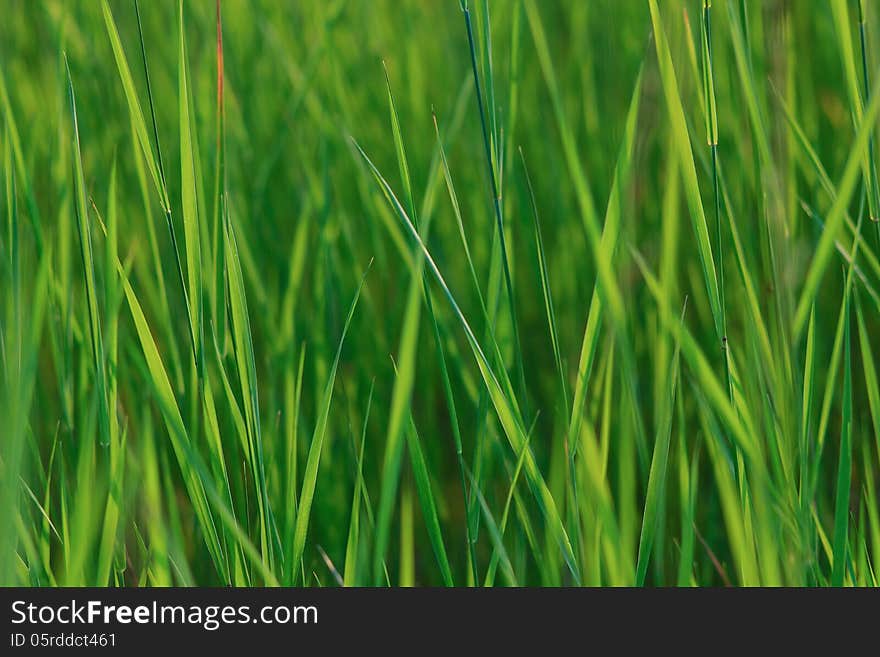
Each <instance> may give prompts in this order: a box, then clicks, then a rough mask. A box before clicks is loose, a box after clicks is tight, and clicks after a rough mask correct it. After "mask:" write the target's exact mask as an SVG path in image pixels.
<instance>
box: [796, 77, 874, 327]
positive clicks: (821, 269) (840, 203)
mask: <svg viewBox="0 0 880 657" xmlns="http://www.w3.org/2000/svg"><path fill="white" fill-rule="evenodd" d="M878 91H880V78H878V81H877V82H875V84H874V89H873V93H872V94H871V103H870V104H869V105H868V108H867V110H866V111H865V114H864V116H863V117H862V121H861V123H860V124H859V127H858V130H857V131H856V137H855V140H854V141H853V144H852V146H851V147H850V151H849V156H848V157H847V161H846V166H845V167H844V170H843V175H842V176H841V178H840V182H839V183H838V185H837V196H836V198H835V199H834V202H833V203H832V205H831V208H830V209H829V210H828V214H827V215H826V217H825V230H824V231H823V232H822V237H821V238H820V239H819V244H818V245H817V246H816V250H815V253H814V255H813V258H812V260H811V262H810V267H809V270H808V272H807V275H806V278H805V281H804V286H803V288H802V289H801V294H800V298H799V300H798V303H797V308H796V310H795V314H794V319H793V331H794V334H795V336H798V335H800V333H801V331H802V330H803V325H804V322H805V321H806V319H807V313H808V312H809V309H810V306H811V305H812V303H813V301H814V300H815V297H816V293H817V290H818V288H819V283H820V282H821V279H822V275H823V274H824V273H825V269H826V268H827V266H828V264H829V261H830V260H831V255H832V253H833V249H834V244H835V241H836V239H837V237H838V234H839V232H840V228H841V226H842V224H843V221H844V218H845V216H846V209H847V206H848V205H849V202H850V198H851V197H852V193H853V191H855V187H856V182H857V178H858V174H859V167H860V166H861V163H862V152H863V151H864V150H865V148H866V147H867V144H868V138H869V137H870V135H871V133H872V131H873V126H874V122H875V121H876V120H877V116H878V112H880V93H878Z"/></svg>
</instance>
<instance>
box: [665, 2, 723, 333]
mask: <svg viewBox="0 0 880 657" xmlns="http://www.w3.org/2000/svg"><path fill="white" fill-rule="evenodd" d="M648 4H649V7H650V10H651V22H652V25H653V28H654V44H655V46H656V50H657V59H658V63H659V66H660V79H661V83H662V87H663V95H664V98H665V100H666V108H667V110H668V112H669V119H670V122H671V124H672V125H671V129H672V134H673V140H674V144H673V145H674V147H675V151H676V153H677V154H678V157H679V164H680V166H681V173H682V182H683V185H684V190H685V196H686V197H687V201H688V208H689V209H690V216H691V224H692V226H693V229H694V235H695V237H696V239H697V252H698V254H699V257H700V263H701V265H702V269H703V278H704V280H705V284H706V290H707V293H708V296H709V305H710V307H711V309H712V319H713V321H714V323H715V331H716V333H717V335H718V337H719V339H720V338H721V337H722V336H723V323H722V318H721V296H720V289H719V285H718V277H717V274H716V271H715V261H714V259H713V256H712V245H711V243H710V241H709V229H708V227H707V225H706V214H705V211H704V209H703V200H702V197H701V194H700V186H699V182H698V180H697V170H696V167H695V165H694V154H693V150H692V148H691V142H690V137H689V135H688V127H687V119H686V118H685V114H684V107H683V106H682V102H681V96H680V94H679V89H678V81H677V79H676V74H675V68H674V66H673V63H672V53H671V52H670V49H669V43H668V42H667V40H666V32H665V30H664V28H663V23H662V19H661V16H660V9H659V8H658V6H657V2H656V0H648ZM719 246H720V245H719Z"/></svg>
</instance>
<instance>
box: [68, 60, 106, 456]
mask: <svg viewBox="0 0 880 657" xmlns="http://www.w3.org/2000/svg"><path fill="white" fill-rule="evenodd" d="M65 64H66V61H65ZM67 84H68V93H69V100H70V112H71V120H72V122H73V136H74V152H73V156H74V162H73V170H74V187H75V189H76V202H75V205H74V208H75V211H76V219H77V229H78V234H79V244H80V256H81V257H82V267H83V276H84V278H85V288H86V298H87V308H88V317H89V337H90V340H91V347H92V358H93V361H92V367H93V368H94V370H93V371H94V375H95V392H96V394H97V397H98V423H99V430H100V433H99V436H100V439H99V440H100V444H101V445H108V444H109V443H110V423H111V420H110V414H111V410H110V408H109V407H108V400H107V373H106V361H105V357H104V338H103V331H102V329H101V318H100V312H99V309H98V290H97V283H96V279H95V258H94V253H93V249H92V231H91V226H90V224H89V211H88V206H87V205H86V189H85V177H84V175H83V168H82V155H81V150H80V138H79V124H78V122H77V115H76V96H75V94H74V90H73V79H72V78H71V75H70V67H69V66H68V67H67Z"/></svg>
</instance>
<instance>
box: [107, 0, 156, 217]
mask: <svg viewBox="0 0 880 657" xmlns="http://www.w3.org/2000/svg"><path fill="white" fill-rule="evenodd" d="M101 11H102V13H103V15H104V23H105V25H106V27H107V34H108V36H109V37H110V46H111V48H112V50H113V58H114V59H115V60H116V68H117V70H118V71H119V78H120V80H121V81H122V88H123V90H124V91H125V100H126V103H127V104H128V111H129V112H130V114H131V119H132V125H133V126H134V129H135V134H136V135H137V139H138V143H139V144H140V147H141V153H142V154H143V156H144V159H145V160H146V162H147V169H149V171H150V177H151V178H152V179H153V183H154V184H155V186H156V191H157V192H158V194H159V198H160V200H161V202H162V208H163V209H164V210H166V211H169V210H170V207H171V204H170V202H169V200H168V192H167V190H166V189H165V182H164V179H163V177H162V176H160V170H159V165H158V164H157V162H156V158H155V157H154V155H153V147H152V146H151V145H150V137H149V132H148V131H147V123H146V121H145V120H144V113H143V110H142V109H141V105H140V101H139V100H138V95H137V89H136V88H135V85H134V79H133V78H132V75H131V69H129V67H128V60H127V59H126V57H125V50H124V49H123V47H122V41H121V40H120V38H119V31H118V30H117V29H116V22H115V21H114V19H113V13H112V12H111V11H110V5H109V4H107V0H101Z"/></svg>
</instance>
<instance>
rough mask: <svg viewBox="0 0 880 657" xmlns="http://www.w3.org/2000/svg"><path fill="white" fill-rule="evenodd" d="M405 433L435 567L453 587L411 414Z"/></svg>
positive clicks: (423, 457) (434, 503)
mask: <svg viewBox="0 0 880 657" xmlns="http://www.w3.org/2000/svg"><path fill="white" fill-rule="evenodd" d="M405 431H406V444H407V449H408V451H409V454H410V463H411V465H412V471H413V478H414V479H415V483H416V492H417V493H418V496H419V504H420V505H421V507H422V515H423V517H424V520H425V526H426V527H427V529H428V538H429V539H430V541H431V548H432V549H433V550H434V556H435V558H436V559H437V565H438V567H439V568H440V574H441V576H442V577H443V583H444V585H446V586H455V583H454V581H453V577H452V569H451V568H450V566H449V557H448V556H447V555H446V545H445V544H444V542H443V532H442V530H441V528H440V519H439V518H438V516H437V502H436V501H435V499H434V491H433V490H432V486H431V475H430V474H429V470H428V465H427V463H426V461H425V455H424V452H423V451H422V444H421V438H419V434H418V430H417V429H416V425H415V422H413V419H412V414H410V415H409V418H408V421H407V427H406V429H405Z"/></svg>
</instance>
